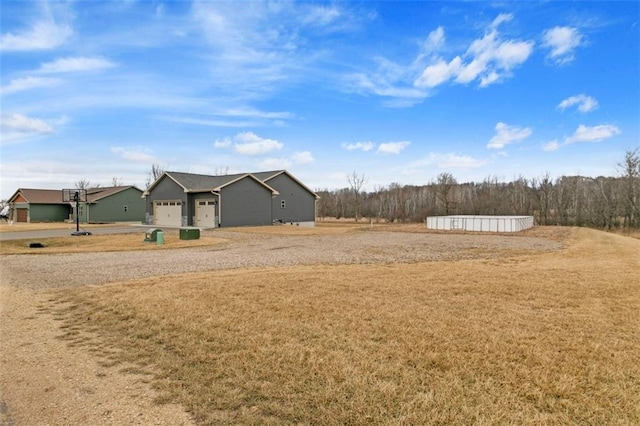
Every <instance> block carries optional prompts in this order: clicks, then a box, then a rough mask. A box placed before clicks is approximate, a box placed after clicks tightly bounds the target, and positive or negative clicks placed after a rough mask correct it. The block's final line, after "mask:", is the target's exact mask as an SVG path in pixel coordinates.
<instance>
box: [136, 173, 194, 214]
mask: <svg viewBox="0 0 640 426" xmlns="http://www.w3.org/2000/svg"><path fill="white" fill-rule="evenodd" d="M156 200H180V201H182V224H183V225H186V224H187V222H188V221H187V217H188V216H189V212H188V210H189V208H188V206H187V204H188V202H187V201H188V200H187V193H186V192H184V189H183V188H182V187H181V186H180V185H178V184H177V183H175V182H174V181H173V180H172V179H171V178H169V177H167V176H165V177H163V178H162V180H161V181H160V182H158V183H157V184H156V186H154V187H153V190H152V191H150V193H149V196H148V197H147V198H146V205H145V209H146V213H147V217H146V222H147V223H148V224H153V202H154V201H156Z"/></svg>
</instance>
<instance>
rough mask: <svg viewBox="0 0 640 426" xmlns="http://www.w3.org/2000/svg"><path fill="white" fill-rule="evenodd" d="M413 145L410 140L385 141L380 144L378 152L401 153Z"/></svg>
mask: <svg viewBox="0 0 640 426" xmlns="http://www.w3.org/2000/svg"><path fill="white" fill-rule="evenodd" d="M409 145H411V142H409V141H401V142H385V143H381V144H380V145H379V146H378V151H377V152H378V154H399V153H400V152H402V150H403V149H405V148H406V147H408V146H409Z"/></svg>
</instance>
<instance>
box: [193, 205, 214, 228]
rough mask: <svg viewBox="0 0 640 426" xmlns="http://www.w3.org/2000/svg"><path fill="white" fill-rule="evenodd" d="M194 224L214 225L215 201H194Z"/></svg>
mask: <svg viewBox="0 0 640 426" xmlns="http://www.w3.org/2000/svg"><path fill="white" fill-rule="evenodd" d="M196 226H207V227H215V226H216V203H215V201H213V200H198V201H196Z"/></svg>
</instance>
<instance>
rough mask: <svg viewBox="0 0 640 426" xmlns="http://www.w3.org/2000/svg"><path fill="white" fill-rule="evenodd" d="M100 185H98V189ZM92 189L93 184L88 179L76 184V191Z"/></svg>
mask: <svg viewBox="0 0 640 426" xmlns="http://www.w3.org/2000/svg"><path fill="white" fill-rule="evenodd" d="M98 186H100V185H96V187H98ZM90 187H91V182H89V181H88V180H87V179H81V180H79V181H77V182H76V189H89V188H90Z"/></svg>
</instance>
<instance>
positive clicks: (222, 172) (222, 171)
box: [213, 166, 229, 176]
mask: <svg viewBox="0 0 640 426" xmlns="http://www.w3.org/2000/svg"><path fill="white" fill-rule="evenodd" d="M213 174H214V176H226V175H228V174H229V166H224V167H218V168H216V169H215V170H214V171H213Z"/></svg>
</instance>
